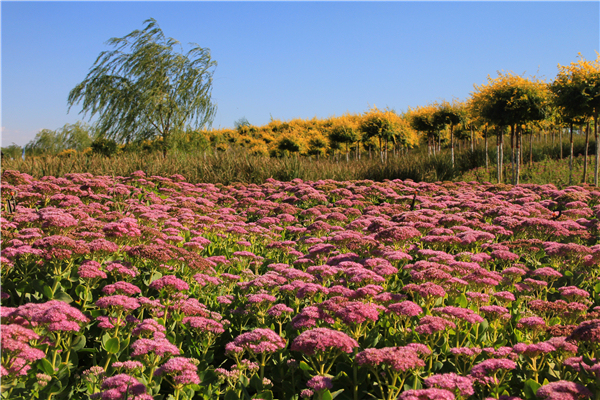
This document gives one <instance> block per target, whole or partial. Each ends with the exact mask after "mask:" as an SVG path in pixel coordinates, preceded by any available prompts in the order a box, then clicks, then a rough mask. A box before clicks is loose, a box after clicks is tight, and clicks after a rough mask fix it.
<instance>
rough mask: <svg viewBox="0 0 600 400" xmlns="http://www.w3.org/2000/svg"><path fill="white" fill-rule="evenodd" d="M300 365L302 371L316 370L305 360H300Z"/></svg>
mask: <svg viewBox="0 0 600 400" xmlns="http://www.w3.org/2000/svg"><path fill="white" fill-rule="evenodd" d="M299 366H300V369H301V370H302V371H314V370H313V369H312V367H311V366H310V365H308V364H307V363H306V362H304V361H300V365H299Z"/></svg>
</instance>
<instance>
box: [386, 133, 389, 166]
mask: <svg viewBox="0 0 600 400" xmlns="http://www.w3.org/2000/svg"><path fill="white" fill-rule="evenodd" d="M388 143H389V140H388V139H387V138H386V139H385V162H386V163H387V161H388Z"/></svg>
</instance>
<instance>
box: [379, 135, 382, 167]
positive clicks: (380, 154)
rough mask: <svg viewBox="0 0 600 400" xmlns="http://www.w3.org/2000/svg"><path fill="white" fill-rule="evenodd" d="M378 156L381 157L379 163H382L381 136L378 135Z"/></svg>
mask: <svg viewBox="0 0 600 400" xmlns="http://www.w3.org/2000/svg"><path fill="white" fill-rule="evenodd" d="M379 156H380V158H381V163H382V164H383V146H382V145H381V136H379Z"/></svg>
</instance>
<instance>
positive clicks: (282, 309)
mask: <svg viewBox="0 0 600 400" xmlns="http://www.w3.org/2000/svg"><path fill="white" fill-rule="evenodd" d="M292 312H294V309H292V308H290V307H288V306H286V305H285V304H275V305H274V306H273V307H271V308H269V311H267V314H269V316H271V317H279V316H281V314H283V313H285V314H291V313H292Z"/></svg>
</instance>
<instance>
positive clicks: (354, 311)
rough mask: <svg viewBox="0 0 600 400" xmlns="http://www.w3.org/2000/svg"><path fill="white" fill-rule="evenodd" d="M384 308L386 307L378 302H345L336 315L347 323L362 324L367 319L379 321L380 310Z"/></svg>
mask: <svg viewBox="0 0 600 400" xmlns="http://www.w3.org/2000/svg"><path fill="white" fill-rule="evenodd" d="M384 309H385V307H382V306H380V305H377V304H365V303H361V302H360V301H353V302H348V303H346V304H344V305H343V306H342V307H341V308H340V309H339V310H337V311H336V313H335V316H336V317H338V318H340V319H341V320H342V321H344V322H345V323H346V324H362V323H363V322H365V321H367V320H369V321H377V320H378V319H379V312H380V311H381V310H384Z"/></svg>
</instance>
